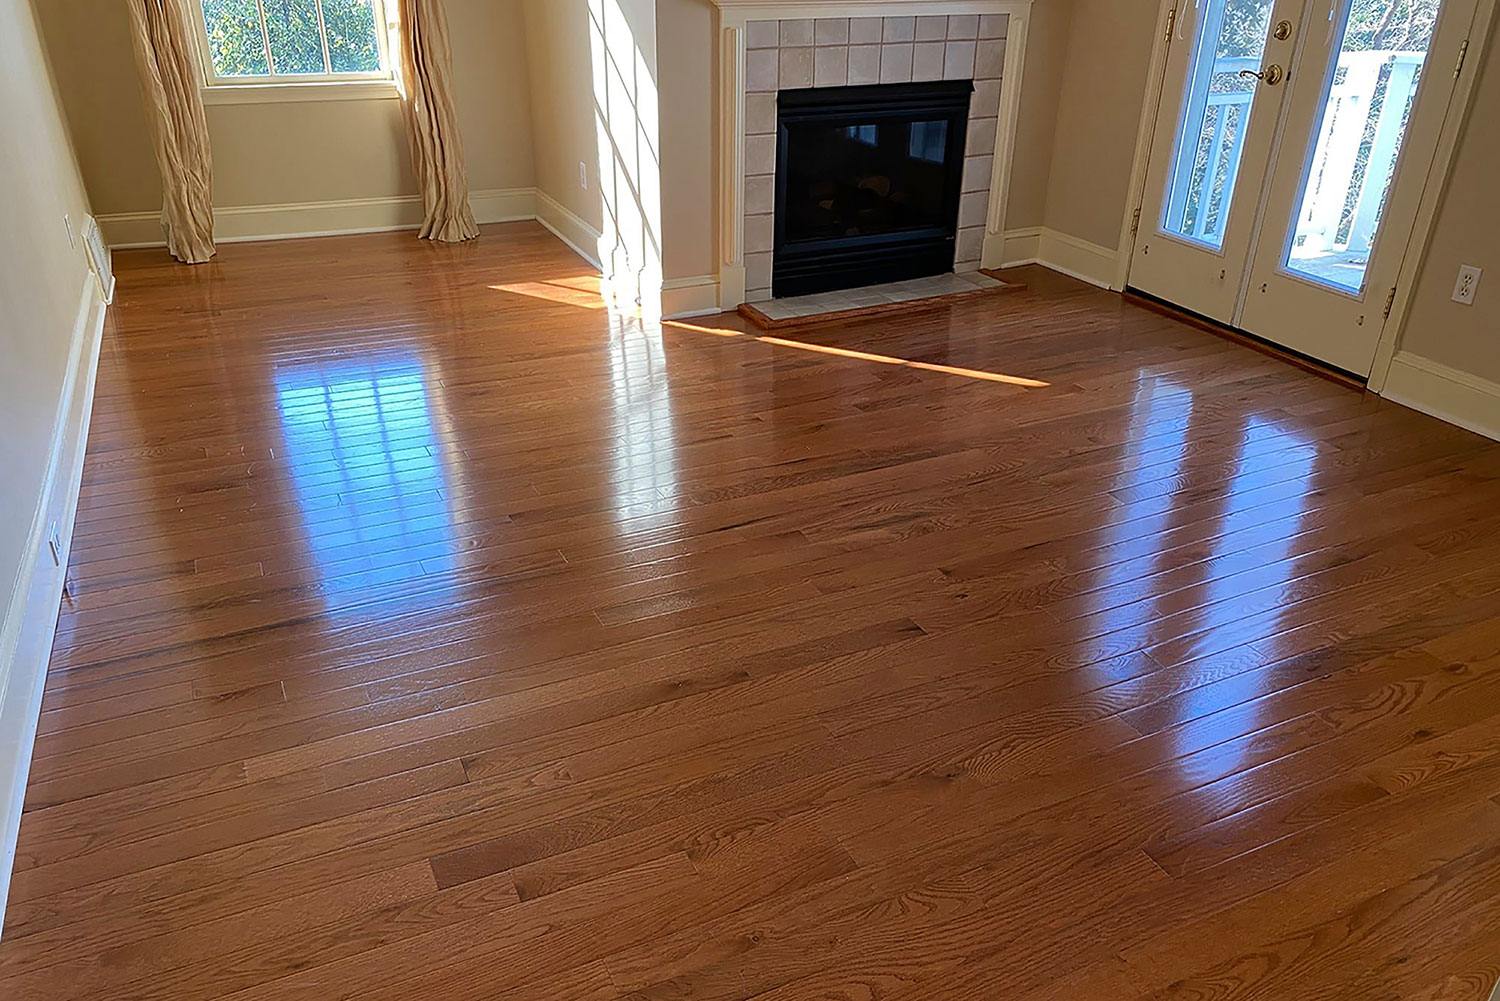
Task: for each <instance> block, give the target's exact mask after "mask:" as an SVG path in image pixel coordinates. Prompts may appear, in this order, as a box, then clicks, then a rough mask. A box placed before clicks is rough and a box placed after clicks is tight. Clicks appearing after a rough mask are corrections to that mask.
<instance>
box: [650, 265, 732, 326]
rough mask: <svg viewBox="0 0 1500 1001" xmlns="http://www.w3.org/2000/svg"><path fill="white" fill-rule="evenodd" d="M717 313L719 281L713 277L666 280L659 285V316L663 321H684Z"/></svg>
mask: <svg viewBox="0 0 1500 1001" xmlns="http://www.w3.org/2000/svg"><path fill="white" fill-rule="evenodd" d="M719 311H720V310H719V279H717V278H715V277H714V276H713V275H695V276H693V277H692V278H668V279H667V280H666V281H664V282H662V283H661V315H662V319H664V320H686V319H688V318H690V317H694V316H708V315H709V314H711V313H717V312H719Z"/></svg>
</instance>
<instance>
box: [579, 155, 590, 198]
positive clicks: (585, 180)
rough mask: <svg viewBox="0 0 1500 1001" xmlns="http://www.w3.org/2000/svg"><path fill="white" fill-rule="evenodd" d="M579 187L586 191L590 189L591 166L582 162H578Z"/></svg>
mask: <svg viewBox="0 0 1500 1001" xmlns="http://www.w3.org/2000/svg"><path fill="white" fill-rule="evenodd" d="M578 186H579V187H580V188H582V189H583V190H584V191H587V190H588V189H589V165H588V164H586V163H584V162H583V161H582V160H579V161H578Z"/></svg>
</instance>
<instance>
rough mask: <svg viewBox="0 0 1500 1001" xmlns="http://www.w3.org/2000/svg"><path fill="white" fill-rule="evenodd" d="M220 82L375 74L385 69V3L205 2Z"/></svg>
mask: <svg viewBox="0 0 1500 1001" xmlns="http://www.w3.org/2000/svg"><path fill="white" fill-rule="evenodd" d="M202 4H203V22H204V27H205V28H206V29H207V32H208V53H209V57H210V59H211V60H212V62H213V68H214V75H215V76H217V77H265V78H270V79H276V78H278V77H297V76H304V77H307V76H323V75H326V74H333V75H335V76H337V75H339V74H351V75H352V74H359V75H365V74H371V73H380V72H381V71H382V70H384V69H385V67H384V66H382V65H381V46H380V31H381V30H382V29H383V25H382V23H381V22H382V20H383V18H382V17H381V13H380V2H379V0H202Z"/></svg>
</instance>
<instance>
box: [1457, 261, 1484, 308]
mask: <svg viewBox="0 0 1500 1001" xmlns="http://www.w3.org/2000/svg"><path fill="white" fill-rule="evenodd" d="M1482 274H1484V272H1483V271H1482V270H1481V269H1479V268H1476V267H1474V266H1472V265H1469V264H1465V265H1464V266H1463V267H1461V268H1459V269H1458V281H1457V282H1455V283H1454V284H1453V301H1454V302H1461V303H1463V304H1464V305H1465V306H1472V305H1474V292H1475V290H1476V289H1478V288H1479V276H1480V275H1482Z"/></svg>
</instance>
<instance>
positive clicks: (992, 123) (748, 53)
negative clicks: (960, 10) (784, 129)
mask: <svg viewBox="0 0 1500 1001" xmlns="http://www.w3.org/2000/svg"><path fill="white" fill-rule="evenodd" d="M1009 27H1010V16H1009V15H1008V14H930V15H907V16H885V17H822V18H781V19H778V20H752V21H748V22H747V23H746V25H745V68H744V79H745V98H744V100H745V105H744V125H745V131H744V197H743V206H744V218H743V230H742V233H743V239H744V267H745V301H747V302H764V301H766V300H768V299H770V298H771V258H772V252H771V247H772V222H773V216H772V214H771V213H772V211H773V203H774V198H775V181H776V177H775V174H776V94H777V91H778V90H792V89H798V88H804V87H843V86H857V85H863V84H878V83H912V82H920V81H927V80H973V81H974V94H973V97H972V98H971V101H970V105H969V130H968V136H967V141H966V143H965V156H964V170H963V185H962V192H963V193H962V195H961V198H960V202H959V219H958V226H959V229H958V241H957V252H956V255H955V261H954V270H955V271H957V272H960V273H963V272H973V271H977V270H978V269H979V267H980V259H981V255H982V253H983V249H984V240H985V232H986V223H987V220H988V219H989V218H990V197H991V188H992V178H993V174H994V170H993V166H994V150H995V143H996V133H997V127H998V125H999V115H1000V113H1001V82H1002V79H1003V76H1004V67H1005V57H1006V41H1007V36H1008V34H1009Z"/></svg>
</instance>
